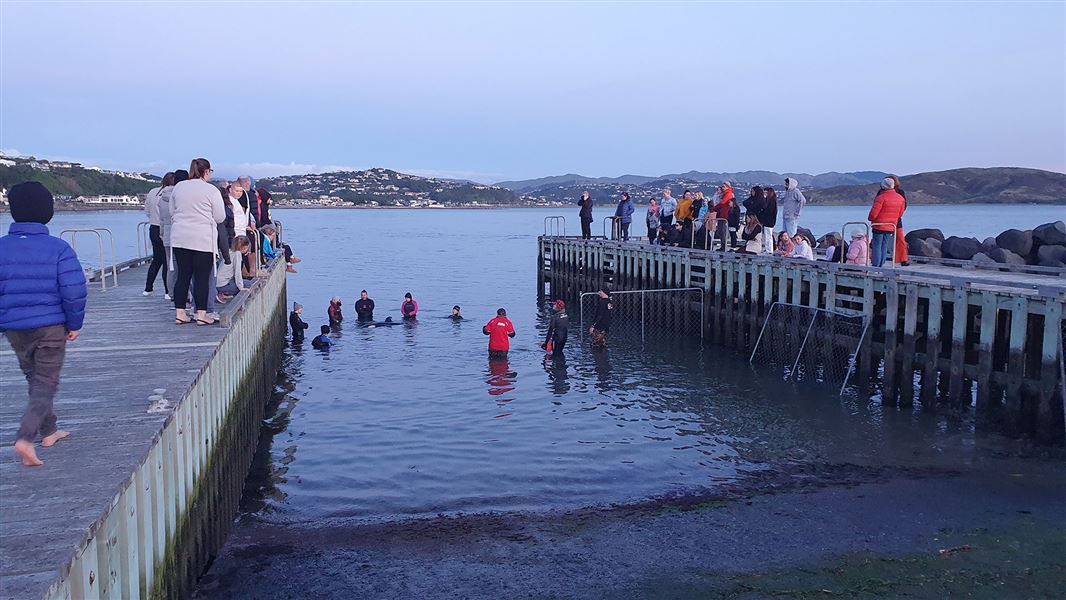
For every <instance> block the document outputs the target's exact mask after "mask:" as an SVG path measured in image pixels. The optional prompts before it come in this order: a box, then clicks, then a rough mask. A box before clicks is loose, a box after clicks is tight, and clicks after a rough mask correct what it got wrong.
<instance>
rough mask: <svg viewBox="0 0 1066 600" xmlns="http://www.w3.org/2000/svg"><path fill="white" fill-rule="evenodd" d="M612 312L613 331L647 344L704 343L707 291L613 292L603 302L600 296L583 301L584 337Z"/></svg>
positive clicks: (588, 294)
mask: <svg viewBox="0 0 1066 600" xmlns="http://www.w3.org/2000/svg"><path fill="white" fill-rule="evenodd" d="M603 311H610V331H611V332H613V333H619V334H625V335H626V336H627V337H630V336H631V338H632V339H635V338H636V336H638V335H639V336H640V340H641V343H642V344H643V343H646V342H647V341H648V339H649V338H652V337H655V336H669V337H674V338H676V337H677V336H682V337H685V336H687V337H692V338H699V339H703V331H704V327H703V315H704V291H703V289H701V288H695V287H690V288H678V289H654V290H627V291H618V292H612V293H611V295H610V297H609V298H607V299H605V301H603V302H601V298H600V297H599V293H598V292H585V293H583V294H581V299H580V318H581V335H582V336H584V335H587V334H588V333H589V331H588V330H589V329H590V328H591V327H593V326H594V325H595V324H596V323H597V322H598V321H600V320H601V318H602V316H603V315H602V313H603Z"/></svg>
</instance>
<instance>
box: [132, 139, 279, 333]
mask: <svg viewBox="0 0 1066 600" xmlns="http://www.w3.org/2000/svg"><path fill="white" fill-rule="evenodd" d="M212 174H213V169H212V168H211V163H210V162H209V161H208V160H207V159H205V158H197V159H194V160H193V161H192V162H191V164H190V165H189V170H188V171H186V170H184V169H178V170H175V171H172V172H168V173H167V174H166V175H164V176H163V179H162V181H161V182H160V184H159V186H157V187H155V188H152V189H151V190H150V191H149V192H148V194H147V196H146V198H145V203H144V210H145V213H146V214H147V216H148V223H149V228H148V236H149V239H150V241H151V244H152V262H151V264H150V265H149V267H148V277H147V280H146V281H145V285H144V292H143V293H144V295H145V296H151V295H152V294H153V292H154V288H155V282H156V280H157V279H158V278H159V274H160V273H162V281H163V289H164V299H166V300H167V301H173V302H174V309H175V316H174V322H175V324H177V325H185V324H189V323H193V322H195V323H196V324H197V325H213V324H215V323H217V322H218V319H219V316H218V313H217V312H215V310H214V308H215V306H216V305H220V304H225V303H226V302H228V301H229V299H230V298H232V297H234V296H236V295H237V294H238V293H240V292H241V291H242V290H244V288H245V286H247V285H248V283H249V280H251V279H252V278H254V277H255V275H256V272H257V271H258V269H260V268H261V267H263V266H264V265H266V264H268V263H269V262H270V261H273V260H274V259H275V258H277V257H278V256H280V255H282V254H284V256H285V262H286V268H287V269H288V271H289V272H291V273H295V272H296V269H295V268H294V267H293V265H294V264H296V263H299V262H300V259H299V258H297V257H296V256H294V255H293V253H292V248H291V247H289V246H288V245H287V244H285V243H283V242H282V240H281V235H280V231H279V227H278V226H277V224H276V222H275V221H273V220H272V219H271V218H270V192H269V191H268V190H266V189H265V188H262V187H259V188H256V187H255V186H254V185H253V182H252V178H251V177H249V176H247V175H243V176H241V177H238V178H237V180H236V181H233V182H226V181H223V182H221V185H215V184H213V183H211V176H212ZM190 303H191V304H192V305H193V307H194V309H195V314H194V315H189V313H188V312H187V310H186V309H187V307H188V305H189V304H190Z"/></svg>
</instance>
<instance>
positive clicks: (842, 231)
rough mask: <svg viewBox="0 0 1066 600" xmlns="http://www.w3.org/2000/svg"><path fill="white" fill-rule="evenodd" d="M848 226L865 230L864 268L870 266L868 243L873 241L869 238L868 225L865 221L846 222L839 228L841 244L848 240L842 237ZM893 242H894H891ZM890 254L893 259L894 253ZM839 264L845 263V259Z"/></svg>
mask: <svg viewBox="0 0 1066 600" xmlns="http://www.w3.org/2000/svg"><path fill="white" fill-rule="evenodd" d="M848 225H862V226H863V228H864V229H866V266H867V267H868V266H870V242H871V241H873V240H872V239H871V236H870V224H869V223H867V222H866V221H848V222H847V223H844V224H843V225H841V226H840V241H841V243H843V242H844V240H846V239H848V238H846V237H844V230H845V229H847V227H848ZM893 241H895V240H893ZM892 254H893V257H894V255H895V252H893V253H892ZM841 262H847V258H846V257H845V259H844V260H843V261H841Z"/></svg>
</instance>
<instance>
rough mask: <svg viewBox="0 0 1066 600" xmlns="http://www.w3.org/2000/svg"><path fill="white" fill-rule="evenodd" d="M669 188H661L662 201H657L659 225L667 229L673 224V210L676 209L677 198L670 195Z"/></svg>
mask: <svg viewBox="0 0 1066 600" xmlns="http://www.w3.org/2000/svg"><path fill="white" fill-rule="evenodd" d="M671 193H672V192H671V191H670V188H666V189H665V190H663V201H662V202H660V203H659V227H662V228H663V229H669V228H670V226H671V225H673V224H674V211H675V210H677V200H674V199H673V197H672V196H671V195H670V194H671Z"/></svg>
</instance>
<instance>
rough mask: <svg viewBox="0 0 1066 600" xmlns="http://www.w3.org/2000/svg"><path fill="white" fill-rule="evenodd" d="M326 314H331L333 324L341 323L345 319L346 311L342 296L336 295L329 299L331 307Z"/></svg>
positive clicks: (330, 319) (330, 320) (330, 321)
mask: <svg viewBox="0 0 1066 600" xmlns="http://www.w3.org/2000/svg"><path fill="white" fill-rule="evenodd" d="M326 315H328V316H329V324H330V325H333V326H337V325H340V324H341V323H342V322H343V321H344V313H343V309H342V307H341V297H340V296H334V297H333V298H332V299H331V300H330V301H329V308H328V309H326Z"/></svg>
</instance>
